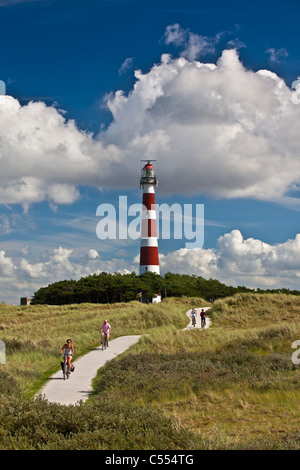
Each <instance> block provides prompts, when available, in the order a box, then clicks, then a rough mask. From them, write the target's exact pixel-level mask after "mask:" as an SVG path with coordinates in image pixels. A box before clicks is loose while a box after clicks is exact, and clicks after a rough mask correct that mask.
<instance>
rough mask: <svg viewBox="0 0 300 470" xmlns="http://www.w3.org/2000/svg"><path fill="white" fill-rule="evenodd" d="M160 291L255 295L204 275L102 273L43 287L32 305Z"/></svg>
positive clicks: (214, 296)
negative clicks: (244, 293) (247, 293)
mask: <svg viewBox="0 0 300 470" xmlns="http://www.w3.org/2000/svg"><path fill="white" fill-rule="evenodd" d="M158 292H160V293H161V295H162V298H163V297H166V296H167V297H182V296H186V297H202V298H203V299H205V300H208V301H211V302H213V301H214V300H216V299H219V298H223V297H228V296H231V295H234V294H236V293H238V292H254V289H249V288H247V287H244V286H238V287H232V286H226V285H225V284H222V283H221V282H220V281H217V280H216V279H204V278H203V277H201V276H196V275H188V274H174V273H167V274H165V276H159V275H158V274H154V273H151V272H147V273H144V274H142V275H137V274H136V273H131V274H120V273H115V274H110V273H106V272H102V273H100V274H91V275H90V276H87V277H82V278H81V279H79V280H78V281H76V280H72V279H71V280H65V281H59V282H54V283H53V284H49V285H48V286H47V287H41V288H40V289H39V290H37V291H36V292H35V293H34V296H33V298H32V300H31V304H34V305H37V304H48V305H63V304H74V303H77V304H78V303H83V302H88V303H115V302H129V301H131V300H137V299H138V298H140V297H139V294H141V293H142V295H143V300H145V299H148V300H150V299H151V297H153V296H154V295H155V294H157V293H158ZM256 292H258V293H268V292H270V293H291V294H296V295H299V294H300V292H299V291H289V290H288V289H273V290H270V289H268V290H266V291H264V290H262V289H257V290H256Z"/></svg>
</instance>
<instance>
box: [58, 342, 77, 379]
mask: <svg viewBox="0 0 300 470" xmlns="http://www.w3.org/2000/svg"><path fill="white" fill-rule="evenodd" d="M63 350H65V352H64V358H65V357H66V358H67V363H68V368H69V373H70V372H71V360H72V357H73V355H74V348H73V344H72V340H71V339H67V342H66V343H65V344H64V345H63V347H62V348H61V350H60V352H59V356H60V355H61V354H62V352H63Z"/></svg>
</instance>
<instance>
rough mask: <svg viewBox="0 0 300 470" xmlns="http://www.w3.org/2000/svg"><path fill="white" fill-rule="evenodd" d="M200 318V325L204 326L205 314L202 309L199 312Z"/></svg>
mask: <svg viewBox="0 0 300 470" xmlns="http://www.w3.org/2000/svg"><path fill="white" fill-rule="evenodd" d="M200 317H201V325H202V324H203V325H206V313H205V312H204V310H203V309H202V310H201V312H200Z"/></svg>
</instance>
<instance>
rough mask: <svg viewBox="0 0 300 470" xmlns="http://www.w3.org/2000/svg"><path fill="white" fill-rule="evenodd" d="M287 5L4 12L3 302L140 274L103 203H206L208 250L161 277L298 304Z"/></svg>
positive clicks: (0, 105) (7, 4) (0, 132)
mask: <svg viewBox="0 0 300 470" xmlns="http://www.w3.org/2000/svg"><path fill="white" fill-rule="evenodd" d="M299 10H300V6H299V3H298V2H297V1H286V2H282V1H274V0H273V1H264V2H258V1H252V2H238V1H232V2H226V3H225V2H222V1H216V2H214V3H213V5H212V4H208V3H207V2H201V1H199V0H198V1H192V0H185V1H184V2H183V1H182V0H178V1H176V0H173V1H168V0H160V1H156V0H154V1H153V0H151V1H150V0H149V1H143V2H141V1H136V0H85V1H82V0H72V2H71V1H69V0H52V1H51V0H45V1H44V0H35V1H33V0H32V1H31V0H27V1H25V0H24V1H23V0H10V1H6V0H0V80H2V81H3V82H5V84H6V96H4V95H3V96H0V159H1V160H0V161H1V180H0V203H1V206H0V235H1V240H0V301H1V300H2V301H5V302H8V303H18V302H19V297H21V296H31V295H32V294H33V292H34V291H35V290H37V289H38V288H39V287H41V286H44V285H47V284H48V283H50V282H54V281H57V280H61V279H70V278H80V277H81V276H85V275H88V274H89V273H93V272H98V271H99V272H101V271H110V272H115V271H117V270H120V271H121V272H127V271H130V272H131V271H132V270H134V269H135V270H137V269H138V258H137V255H138V253H139V242H138V241H136V240H105V241H102V240H99V239H98V238H97V236H96V226H97V223H98V221H99V218H97V217H96V210H97V207H98V205H99V204H103V203H110V204H113V205H114V206H116V208H117V207H118V198H119V196H120V195H126V196H127V197H128V203H129V204H134V203H138V202H141V192H140V189H139V175H140V159H144V158H152V159H156V160H157V162H156V166H155V169H156V173H157V176H158V179H159V188H158V191H157V202H158V203H167V204H169V205H171V204H175V203H179V204H182V205H183V204H193V207H195V206H196V204H204V207H205V209H204V210H205V231H204V240H205V241H204V245H203V247H202V248H201V247H199V248H196V249H194V250H187V249H186V248H185V243H186V240H172V239H171V240H161V241H160V243H159V248H160V254H161V271H162V273H165V272H167V271H172V272H181V273H183V272H186V273H188V274H197V275H202V276H204V277H206V278H209V277H213V278H217V279H219V280H221V281H222V282H225V283H227V284H232V285H247V286H249V287H263V288H264V287H270V288H277V287H289V288H292V289H294V288H295V289H299V282H298V279H299V277H300V236H299V237H298V236H297V235H298V233H300V228H299V208H300V204H299V177H300V162H299V148H300V138H299V134H300V133H299V118H300V104H297V102H298V100H297V99H296V100H295V99H294V101H293V96H294V97H295V95H296V93H297V90H296V85H295V84H294V82H295V81H296V80H297V78H298V77H299V76H300V56H299V47H297V45H298V44H299V32H298V31H299V20H298V19H299Z"/></svg>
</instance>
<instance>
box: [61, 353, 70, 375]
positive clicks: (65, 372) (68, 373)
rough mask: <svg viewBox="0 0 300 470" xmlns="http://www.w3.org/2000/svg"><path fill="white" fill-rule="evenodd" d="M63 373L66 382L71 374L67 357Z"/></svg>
mask: <svg viewBox="0 0 300 470" xmlns="http://www.w3.org/2000/svg"><path fill="white" fill-rule="evenodd" d="M62 371H63V377H64V380H66V379H68V378H69V377H70V372H69V366H68V361H67V356H65V357H64V362H62Z"/></svg>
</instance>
